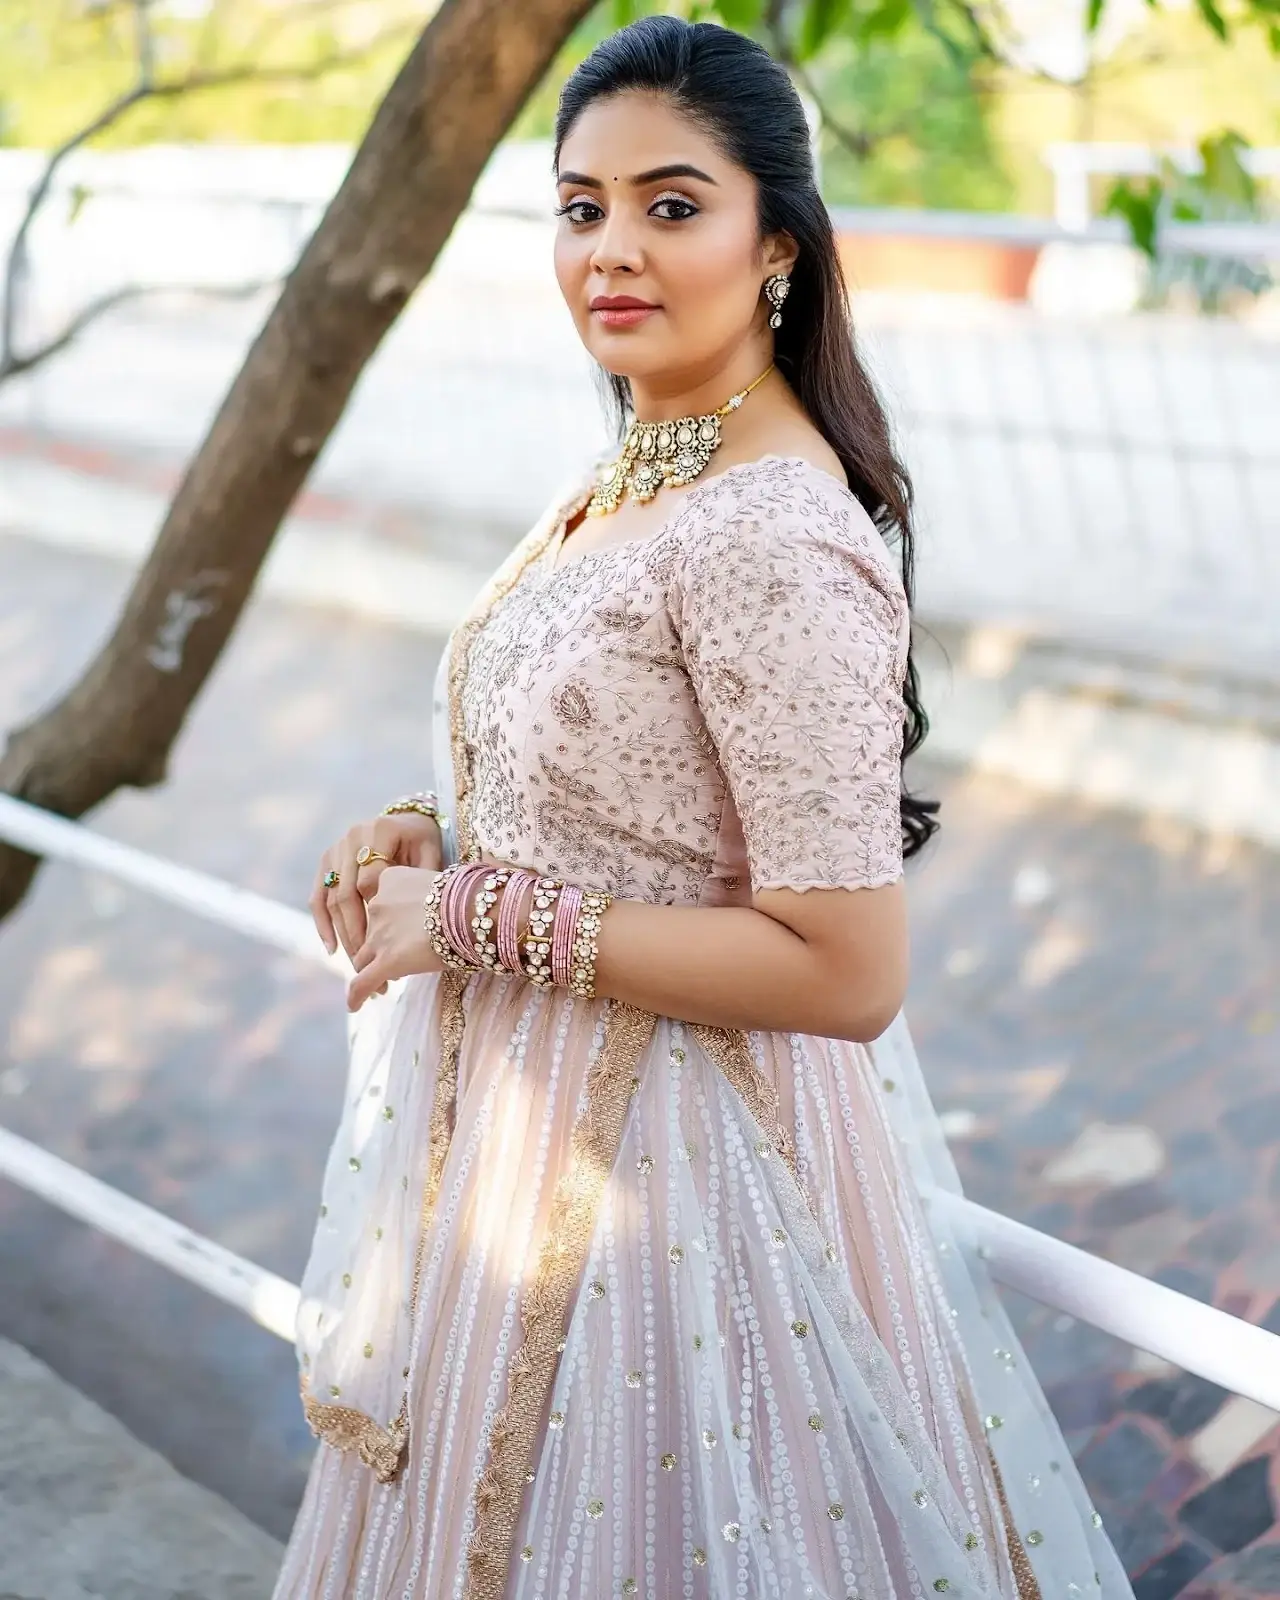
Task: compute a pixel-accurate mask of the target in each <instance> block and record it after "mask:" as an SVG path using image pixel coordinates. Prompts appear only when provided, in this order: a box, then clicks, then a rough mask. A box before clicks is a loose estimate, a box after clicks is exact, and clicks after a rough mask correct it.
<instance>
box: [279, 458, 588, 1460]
mask: <svg viewBox="0 0 1280 1600" xmlns="http://www.w3.org/2000/svg"><path fill="white" fill-rule="evenodd" d="M590 494H591V489H590V487H589V486H588V487H586V488H584V489H579V490H578V491H577V492H576V493H575V494H574V495H573V497H572V498H570V499H569V500H568V501H566V502H564V503H562V504H560V505H559V506H558V508H557V509H555V510H553V511H552V512H551V513H549V514H548V515H547V517H546V519H545V520H544V521H543V522H542V523H540V524H539V525H538V526H537V527H535V528H534V529H533V531H532V532H531V533H530V534H529V535H528V537H527V538H526V539H524V540H523V541H522V542H521V543H520V544H519V545H517V546H516V548H515V549H514V550H513V551H512V552H511V555H510V556H509V557H508V558H507V560H506V561H505V562H504V563H503V564H502V566H501V567H499V569H498V571H497V572H496V573H495V574H494V576H493V577H492V578H491V579H490V581H489V583H488V584H487V585H486V586H485V588H484V589H483V590H482V591H481V593H480V595H479V597H478V598H477V600H476V602H475V604H474V605H473V606H472V608H471V610H470V612H469V613H468V614H467V616H466V618H465V619H464V620H463V622H462V623H461V624H459V626H458V628H457V630H456V632H455V633H454V636H453V640H452V645H451V651H450V657H449V669H448V701H449V708H448V709H449V741H450V748H451V751H452V754H453V767H454V787H455V789H456V794H455V797H454V798H455V803H454V825H455V827H456V829H457V839H458V849H459V854H460V856H461V858H462V859H463V860H466V859H468V858H469V857H470V856H471V855H472V854H473V852H474V848H475V840H474V835H473V833H472V830H471V815H470V804H469V802H470V797H471V789H472V772H471V763H470V761H469V759H468V755H467V746H466V731H465V725H464V719H463V711H462V691H463V689H464V687H465V685H466V674H467V665H468V660H469V657H470V652H471V645H472V642H473V641H474V639H475V637H476V635H477V634H478V633H479V632H480V630H481V629H482V628H483V627H484V625H485V623H486V622H487V621H488V619H489V615H490V613H491V612H492V610H493V608H494V606H496V605H497V604H498V602H499V601H500V600H502V599H503V598H505V596H506V595H508V594H510V592H511V591H512V589H514V588H515V586H516V584H517V583H519V581H520V579H521V578H522V577H523V576H524V574H525V572H526V571H527V570H528V569H529V567H530V566H532V564H533V563H534V562H535V561H537V560H538V558H539V557H540V556H542V555H543V554H544V553H545V552H546V550H547V549H548V548H549V547H550V545H551V544H552V543H553V541H555V540H556V539H557V537H558V536H559V535H560V534H561V533H562V532H563V530H564V528H565V525H566V524H567V523H568V521H569V520H570V518H572V517H574V516H576V515H577V513H578V512H579V511H580V510H581V509H582V507H583V506H584V505H585V504H586V503H587V500H588V498H589V497H590ZM470 976H471V975H470V974H469V973H466V972H442V973H441V975H440V990H439V995H440V999H439V1026H440V1063H439V1067H438V1068H437V1072H436V1084H435V1093H434V1095H433V1097H432V1104H431V1119H430V1124H429V1132H428V1148H427V1172H426V1177H425V1179H424V1182H423V1189H422V1205H421V1210H420V1216H419V1224H418V1241H417V1246H416V1248H415V1251H414V1263H413V1283H412V1289H411V1292H410V1300H409V1336H410V1340H411V1341H412V1337H413V1329H414V1326H415V1324H416V1321H417V1313H418V1297H419V1294H420V1292H421V1288H422V1264H423V1259H424V1256H425V1252H426V1244H427V1235H428V1233H429V1231H430V1225H431V1219H432V1216H433V1215H434V1212H435V1204H436V1199H437V1196H438V1195H439V1192H440V1183H441V1180H442V1178H443V1175H444V1167H445V1162H446V1161H447V1159H448V1155H449V1145H450V1143H451V1141H452V1138H453V1125H454V1117H455V1113H456V1107H457V1095H458V1063H459V1058H460V1056H461V1052H462V1037H463V1032H464V1028H465V1013H464V1010H463V1004H462V998H463V994H464V993H465V990H466V985H467V981H468V979H469V977H470ZM302 1409H303V1413H304V1415H305V1416H306V1420H307V1426H308V1427H309V1428H310V1429H311V1432H312V1433H313V1434H314V1435H315V1436H316V1437H317V1438H318V1439H322V1440H323V1441H324V1442H325V1443H326V1444H328V1445H331V1446H332V1447H333V1448H334V1449H335V1450H341V1451H343V1452H348V1451H350V1452H354V1453H355V1454H356V1455H358V1456H359V1458H360V1460H361V1461H363V1462H364V1464H365V1465H366V1466H367V1467H368V1468H369V1470H370V1471H371V1472H372V1473H373V1475H374V1477H376V1478H377V1480H378V1482H379V1483H391V1482H394V1480H395V1479H396V1477H397V1476H398V1475H399V1473H400V1469H401V1468H402V1466H403V1465H404V1460H405V1456H406V1454H407V1452H408V1446H409V1390H408V1387H407V1386H406V1388H405V1391H404V1395H403V1398H402V1399H401V1402H400V1409H399V1411H398V1412H397V1414H396V1415H395V1416H394V1417H393V1418H392V1419H391V1421H390V1422H389V1423H388V1424H387V1425H386V1426H385V1427H384V1426H383V1425H382V1424H381V1423H379V1422H377V1421H375V1420H374V1418H373V1417H370V1416H368V1415H366V1413H364V1412H363V1411H358V1410H357V1409H356V1408H355V1407H354V1406H344V1405H336V1404H333V1403H332V1402H329V1401H324V1400H317V1399H316V1398H315V1396H314V1395H311V1394H309V1393H308V1392H307V1380H306V1378H305V1377H304V1378H303V1380H302Z"/></svg>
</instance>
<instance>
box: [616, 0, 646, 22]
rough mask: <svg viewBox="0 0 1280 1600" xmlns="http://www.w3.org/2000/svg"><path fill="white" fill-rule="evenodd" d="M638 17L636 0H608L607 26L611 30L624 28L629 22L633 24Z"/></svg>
mask: <svg viewBox="0 0 1280 1600" xmlns="http://www.w3.org/2000/svg"><path fill="white" fill-rule="evenodd" d="M639 15H640V11H639V8H638V6H637V5H636V0H610V5H609V26H610V27H611V28H625V27H626V26H627V24H628V23H629V22H634V21H635V20H636V18H637V17H638V16H639Z"/></svg>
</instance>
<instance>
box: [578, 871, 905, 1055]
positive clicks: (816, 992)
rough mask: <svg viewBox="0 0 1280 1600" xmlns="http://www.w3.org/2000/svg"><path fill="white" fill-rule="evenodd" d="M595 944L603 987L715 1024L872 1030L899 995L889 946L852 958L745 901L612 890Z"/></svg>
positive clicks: (858, 1033) (882, 1023) (856, 1034)
mask: <svg viewBox="0 0 1280 1600" xmlns="http://www.w3.org/2000/svg"><path fill="white" fill-rule="evenodd" d="M833 892H834V893H835V894H837V895H842V892H841V891H833ZM872 892H874V891H872ZM597 945H598V951H599V953H598V956H597V960H596V992H597V993H598V994H601V995H607V996H609V997H610V998H611V999H615V1000H623V1001H626V1002H627V1003H628V1004H630V1005H635V1006H639V1007H641V1008H642V1009H644V1010H646V1011H653V1012H656V1013H658V1015H660V1016H669V1017H679V1018H681V1019H683V1020H685V1021H688V1022H704V1023H709V1024H711V1025H712V1026H714V1027H721V1028H745V1029H761V1030H764V1031H769V1032H798V1033H814V1034H819V1035H822V1036H824V1037H828V1038H849V1039H874V1038H876V1037H878V1035H879V1034H880V1033H882V1032H883V1031H884V1029H885V1028H886V1027H887V1026H888V1024H889V1022H890V1021H891V1020H892V1017H893V1015H894V1013H895V1012H896V1010H897V1008H898V1004H899V1002H900V998H901V997H900V992H899V990H900V983H899V977H898V973H897V966H898V964H899V963H898V962H897V960H896V959H895V957H894V954H893V952H892V951H890V952H888V953H887V959H886V953H884V952H880V953H877V952H875V951H874V950H869V951H867V952H865V959H862V960H856V961H851V960H850V959H849V952H848V951H847V950H844V949H842V950H841V951H840V952H839V953H838V954H836V953H833V952H832V951H830V950H829V949H828V948H827V947H826V946H825V945H824V944H823V943H821V942H814V941H811V940H807V939H805V938H804V937H803V936H802V935H801V934H800V933H798V932H796V931H795V929H794V928H791V927H788V926H787V925H786V924H785V923H784V922H781V921H779V920H777V919H776V918H774V917H772V916H769V915H766V914H765V913H764V912H762V911H758V910H754V909H751V908H748V907H745V906H721V907H697V906H655V905H649V904H646V903H645V902H643V901H639V900H616V901H614V903H613V905H612V906H611V907H610V908H609V910H608V912H607V913H606V915H605V917H604V919H603V921H602V925H601V929H600V933H599V935H598V938H597Z"/></svg>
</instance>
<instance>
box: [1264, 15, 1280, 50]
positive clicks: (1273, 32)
mask: <svg viewBox="0 0 1280 1600" xmlns="http://www.w3.org/2000/svg"><path fill="white" fill-rule="evenodd" d="M1267 43H1268V44H1269V45H1270V46H1271V54H1272V55H1273V56H1280V27H1276V25H1275V24H1274V23H1273V24H1272V25H1271V27H1269V28H1268V29H1267Z"/></svg>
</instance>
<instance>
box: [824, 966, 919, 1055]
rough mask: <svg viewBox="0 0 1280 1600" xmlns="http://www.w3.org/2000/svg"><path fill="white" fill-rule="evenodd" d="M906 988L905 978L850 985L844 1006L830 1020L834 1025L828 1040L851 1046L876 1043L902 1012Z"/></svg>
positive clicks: (846, 987)
mask: <svg viewBox="0 0 1280 1600" xmlns="http://www.w3.org/2000/svg"><path fill="white" fill-rule="evenodd" d="M906 988H907V985H906V979H905V976H903V977H902V978H901V979H896V978H895V979H894V980H891V981H886V982H880V983H876V984H874V985H871V986H868V985H866V984H862V985H858V984H852V983H850V984H847V985H846V986H845V989H844V995H845V1001H844V1004H843V1005H842V1006H841V1007H840V1009H839V1012H838V1014H837V1015H836V1016H835V1017H833V1018H831V1019H830V1020H831V1022H832V1023H833V1024H834V1026H833V1027H832V1029H831V1031H830V1033H829V1034H828V1037H829V1038H832V1039H847V1040H848V1041H849V1042H850V1044H874V1043H875V1041H876V1040H877V1039H878V1038H879V1037H880V1035H881V1034H882V1033H884V1031H885V1030H886V1028H888V1027H889V1025H890V1023H892V1021H893V1019H894V1018H895V1017H896V1016H897V1015H898V1012H899V1011H901V1010H902V1002H903V1001H904V1000H905V999H906Z"/></svg>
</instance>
